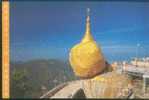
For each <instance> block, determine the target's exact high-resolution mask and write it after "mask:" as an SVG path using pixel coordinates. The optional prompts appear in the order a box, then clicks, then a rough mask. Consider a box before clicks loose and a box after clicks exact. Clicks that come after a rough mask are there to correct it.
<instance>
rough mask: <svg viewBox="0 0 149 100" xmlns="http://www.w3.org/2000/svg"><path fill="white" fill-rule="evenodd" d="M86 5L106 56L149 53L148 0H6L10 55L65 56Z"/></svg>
mask: <svg viewBox="0 0 149 100" xmlns="http://www.w3.org/2000/svg"><path fill="white" fill-rule="evenodd" d="M87 8H90V19H91V32H92V35H93V37H94V39H95V41H96V42H97V44H98V45H99V46H100V48H101V49H102V52H103V55H104V57H105V58H106V59H107V60H108V61H116V60H129V59H131V58H132V57H135V56H136V53H137V55H138V57H147V56H149V2H118V1H115V2H114V1H112V2H99V1H94V2H89V1H88V2H81V1H80V2H79V1H77V2H74V1H69V2H68V1H65V2H64V1H63V2H60V1H59V2H58V1H57V2H54V1H47V2H46V1H44V2H41V1H40V2H33V1H26V2H25V1H24V2H17V1H16V2H11V3H10V60H11V61H26V60H31V59H62V60H68V57H69V51H70V49H71V48H72V47H73V46H74V45H75V44H78V43H79V42H80V41H81V39H82V37H83V36H84V33H85V22H86V9H87ZM137 44H140V46H139V47H137Z"/></svg>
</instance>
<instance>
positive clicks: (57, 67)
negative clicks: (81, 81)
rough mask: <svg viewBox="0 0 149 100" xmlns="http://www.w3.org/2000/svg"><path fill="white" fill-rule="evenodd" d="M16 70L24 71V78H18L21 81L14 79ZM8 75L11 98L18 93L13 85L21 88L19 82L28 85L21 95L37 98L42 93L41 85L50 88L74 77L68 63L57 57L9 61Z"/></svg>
mask: <svg viewBox="0 0 149 100" xmlns="http://www.w3.org/2000/svg"><path fill="white" fill-rule="evenodd" d="M16 71H23V72H20V73H24V72H25V74H24V75H25V77H26V78H25V79H26V80H22V79H21V78H20V79H18V80H22V81H18V80H17V81H16V79H15V78H16V75H15V73H16ZM18 76H20V75H18ZM10 77H11V79H10V85H11V97H12V98H17V97H19V95H20V94H19V95H18V94H17V90H18V87H16V86H15V85H19V88H22V87H23V86H24V85H21V84H27V86H29V92H28V90H25V89H24V90H22V91H23V92H24V94H22V95H23V96H24V97H25V98H32V97H33V98H36V97H37V98H38V97H40V96H41V95H42V94H43V93H42V88H43V87H44V88H45V89H46V90H50V89H52V88H54V87H55V86H57V85H58V84H61V83H63V82H66V81H70V80H74V79H76V77H75V76H74V74H73V71H72V69H71V67H70V65H69V63H68V62H64V61H61V60H58V59H49V60H45V59H36V60H30V61H26V62H11V63H10ZM18 91H19V90H18ZM20 97H21V95H20Z"/></svg>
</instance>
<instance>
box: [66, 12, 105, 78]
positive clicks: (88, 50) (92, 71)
mask: <svg viewBox="0 0 149 100" xmlns="http://www.w3.org/2000/svg"><path fill="white" fill-rule="evenodd" d="M89 12H90V9H87V17H86V31H85V35H84V37H83V39H82V40H81V42H80V43H79V44H76V45H75V46H74V47H73V48H72V49H71V51H70V55H69V61H70V64H71V66H72V68H73V71H74V73H75V75H76V76H79V77H82V78H89V77H93V76H95V75H97V74H99V73H101V72H102V71H103V70H104V68H105V60H104V57H103V54H102V52H101V49H100V47H99V46H98V45H97V44H96V42H95V41H94V39H93V37H92V35H91V28H90V16H89Z"/></svg>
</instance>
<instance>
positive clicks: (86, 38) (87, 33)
mask: <svg viewBox="0 0 149 100" xmlns="http://www.w3.org/2000/svg"><path fill="white" fill-rule="evenodd" d="M92 40H93V37H92V35H91V28H90V9H89V8H87V18H86V31H85V35H84V38H83V39H82V42H87V41H92Z"/></svg>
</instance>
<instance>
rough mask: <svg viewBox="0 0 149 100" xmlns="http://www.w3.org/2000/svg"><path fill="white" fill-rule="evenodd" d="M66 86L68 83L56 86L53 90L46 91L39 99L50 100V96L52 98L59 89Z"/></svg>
mask: <svg viewBox="0 0 149 100" xmlns="http://www.w3.org/2000/svg"><path fill="white" fill-rule="evenodd" d="M66 85H68V83H63V84H60V85H58V86H57V87H55V88H53V89H52V90H50V91H48V92H47V93H46V94H44V95H43V96H41V97H40V98H50V97H51V96H53V95H54V94H55V93H56V92H57V91H59V90H60V89H62V88H64V87H65V86H66Z"/></svg>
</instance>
